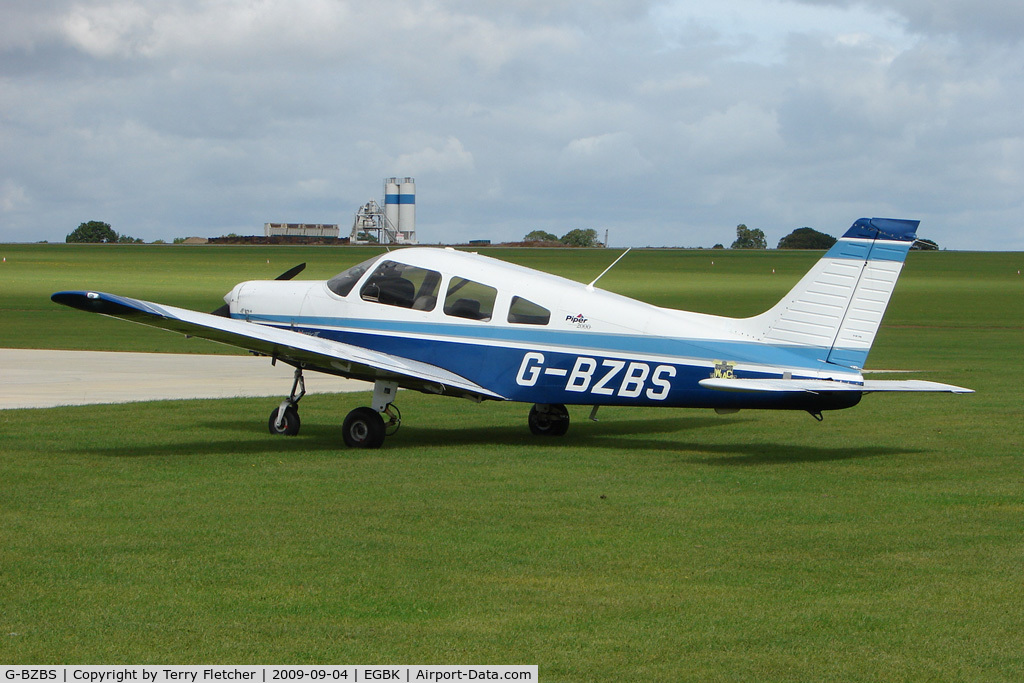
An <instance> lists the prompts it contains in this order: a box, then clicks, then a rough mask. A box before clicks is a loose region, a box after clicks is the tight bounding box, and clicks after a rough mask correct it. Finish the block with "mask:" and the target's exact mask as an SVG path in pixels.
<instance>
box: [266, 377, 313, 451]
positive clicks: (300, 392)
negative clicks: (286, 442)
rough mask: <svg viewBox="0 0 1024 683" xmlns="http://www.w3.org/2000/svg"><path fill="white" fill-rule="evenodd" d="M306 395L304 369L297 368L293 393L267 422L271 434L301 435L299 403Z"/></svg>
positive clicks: (271, 414)
mask: <svg viewBox="0 0 1024 683" xmlns="http://www.w3.org/2000/svg"><path fill="white" fill-rule="evenodd" d="M305 395H306V380H305V379H303V377H302V368H301V367H299V368H295V380H294V381H293V382H292V390H291V393H290V394H288V398H286V399H285V400H283V401H281V405H279V406H278V407H276V408H274V412H272V413H270V419H269V420H268V421H267V427H268V429H269V430H270V433H271V434H274V435H275V436H276V435H283V436H295V435H296V434H298V433H299V426H300V424H301V422H300V420H299V401H300V400H301V399H302V397H303V396H305Z"/></svg>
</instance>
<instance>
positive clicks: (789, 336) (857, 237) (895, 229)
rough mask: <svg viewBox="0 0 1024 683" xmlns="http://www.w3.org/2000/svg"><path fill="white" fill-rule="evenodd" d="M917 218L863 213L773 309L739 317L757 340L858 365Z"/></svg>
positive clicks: (867, 348)
mask: <svg viewBox="0 0 1024 683" xmlns="http://www.w3.org/2000/svg"><path fill="white" fill-rule="evenodd" d="M919 223H920V221H911V220H899V219H892V218H861V219H860V220H858V221H857V222H856V223H854V224H853V226H852V227H851V228H850V229H849V230H847V231H846V234H844V235H843V236H842V237H841V238H840V239H839V241H837V242H836V243H835V245H834V246H833V247H832V248H831V249H829V251H828V253H826V254H825V256H824V257H822V259H821V260H820V261H818V263H816V264H815V266H814V267H813V268H812V269H811V270H810V272H808V273H807V275H805V276H804V277H803V279H802V280H800V282H798V283H797V284H796V286H795V287H793V289H792V290H791V291H790V292H789V294H787V295H786V296H785V297H784V298H783V299H782V301H780V302H779V303H778V304H776V305H775V306H774V307H772V309H771V310H769V311H767V312H766V313H763V314H761V315H759V316H756V317H754V318H749V319H747V320H744V321H742V324H743V329H744V331H745V332H747V333H748V334H751V335H753V336H754V337H755V338H757V339H758V341H762V342H765V343H770V344H778V345H780V346H791V347H803V348H806V347H811V348H820V349H821V354H822V355H821V360H823V361H826V362H828V363H831V364H834V365H839V366H843V367H849V368H855V369H861V368H863V367H864V363H865V361H866V360H867V357H868V351H870V349H871V344H872V342H874V340H875V334H876V333H877V332H878V327H879V325H880V324H881V322H882V315H883V314H884V313H885V308H886V306H888V304H889V298H890V297H891V296H892V292H893V289H895V287H896V280H897V278H899V275H900V271H901V270H902V269H903V262H904V261H905V260H906V257H907V252H908V251H910V247H911V245H912V244H913V243H914V240H915V239H916V238H917V226H918V225H919Z"/></svg>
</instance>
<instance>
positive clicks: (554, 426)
mask: <svg viewBox="0 0 1024 683" xmlns="http://www.w3.org/2000/svg"><path fill="white" fill-rule="evenodd" d="M529 424H530V431H531V432H533V433H534V434H536V435H537V436H564V435H565V433H566V432H567V431H569V411H568V410H566V409H565V406H564V405H562V404H561V403H535V404H534V405H533V407H532V408H530V418H529Z"/></svg>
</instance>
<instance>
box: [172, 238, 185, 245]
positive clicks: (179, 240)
mask: <svg viewBox="0 0 1024 683" xmlns="http://www.w3.org/2000/svg"><path fill="white" fill-rule="evenodd" d="M174 243H175V244H185V238H184V237H175V238H174Z"/></svg>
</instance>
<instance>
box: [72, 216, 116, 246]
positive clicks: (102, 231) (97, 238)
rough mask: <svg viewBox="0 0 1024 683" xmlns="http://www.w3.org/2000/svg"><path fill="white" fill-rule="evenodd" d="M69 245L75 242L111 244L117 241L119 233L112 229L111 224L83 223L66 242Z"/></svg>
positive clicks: (99, 222)
mask: <svg viewBox="0 0 1024 683" xmlns="http://www.w3.org/2000/svg"><path fill="white" fill-rule="evenodd" d="M64 241H65V242H67V243H68V244H72V243H75V242H92V243H96V242H100V243H109V242H116V241H117V233H116V232H114V230H113V228H111V227H110V223H104V222H102V221H89V222H88V223H81V224H79V226H78V227H77V228H75V230H74V232H72V233H71V234H70V235H68V236H67V238H66V239H65V240H64Z"/></svg>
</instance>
